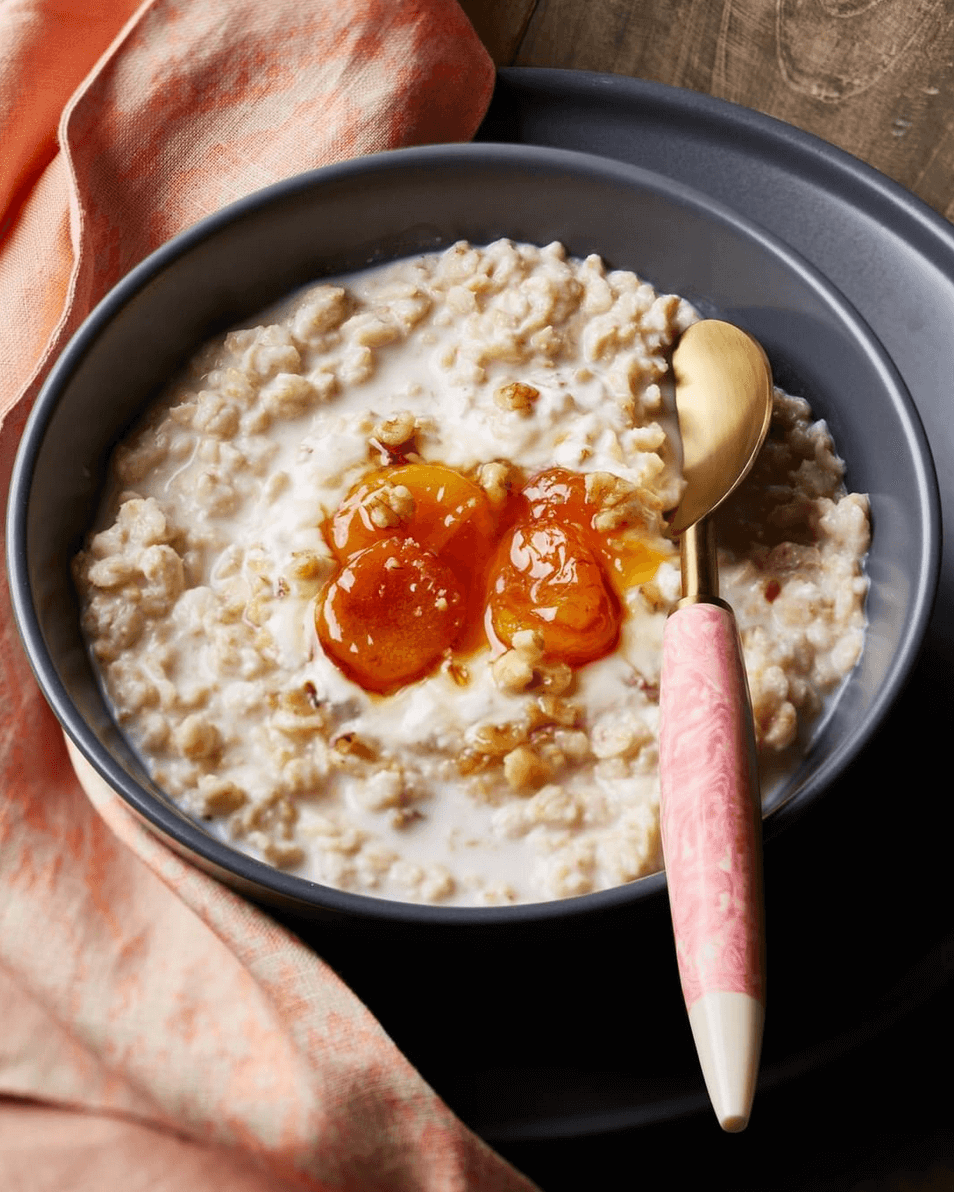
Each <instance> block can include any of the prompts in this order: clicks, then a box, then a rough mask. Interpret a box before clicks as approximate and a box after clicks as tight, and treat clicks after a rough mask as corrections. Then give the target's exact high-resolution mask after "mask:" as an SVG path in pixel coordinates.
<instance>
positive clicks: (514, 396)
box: [494, 381, 540, 416]
mask: <svg viewBox="0 0 954 1192" xmlns="http://www.w3.org/2000/svg"><path fill="white" fill-rule="evenodd" d="M539 396H540V390H539V389H534V387H533V386H532V385H525V384H524V383H523V381H511V382H510V384H509V385H502V386H501V387H500V388H499V389H498V390H497V391H496V392H495V393H494V402H495V403H496V405H498V406H499V407H500V409H501V410H513V411H514V412H516V413H517V414H523V415H524V416H526V415H527V414H532V413H533V406H534V403H535V402H536V400H537V398H538V397H539Z"/></svg>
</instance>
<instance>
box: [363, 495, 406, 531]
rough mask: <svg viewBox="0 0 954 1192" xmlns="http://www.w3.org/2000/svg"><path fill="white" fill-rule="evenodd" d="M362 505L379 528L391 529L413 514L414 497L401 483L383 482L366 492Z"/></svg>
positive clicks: (373, 523)
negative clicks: (371, 490)
mask: <svg viewBox="0 0 954 1192" xmlns="http://www.w3.org/2000/svg"><path fill="white" fill-rule="evenodd" d="M364 506H365V508H366V509H367V511H368V517H369V518H370V519H371V523H372V525H374V526H376V527H377V528H378V529H379V530H393V529H394V527H395V526H400V525H403V524H405V523H406V522H409V521H410V520H411V518H412V517H413V516H414V497H413V495H412V493H411V490H410V489H409V488H407V487H406V486H405V485H403V484H383V485H382V486H381V487H380V488H376V489H375V490H374V492H372V493H369V494H368V496H367V497H366V498H365V501H364Z"/></svg>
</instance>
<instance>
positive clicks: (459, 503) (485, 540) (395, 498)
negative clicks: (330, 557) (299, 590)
mask: <svg viewBox="0 0 954 1192" xmlns="http://www.w3.org/2000/svg"><path fill="white" fill-rule="evenodd" d="M402 490H403V491H402ZM405 494H407V495H405ZM408 495H409V497H410V500H408ZM494 530H495V526H494V516H493V512H492V510H491V507H490V502H489V501H488V500H487V494H486V493H485V492H484V490H483V489H482V488H481V487H480V485H479V484H475V483H474V482H473V481H472V480H468V479H467V478H466V477H465V476H461V474H460V473H459V472H455V471H454V469H453V468H448V467H445V466H444V465H443V464H402V465H398V466H397V467H389V468H381V469H379V470H378V471H377V472H374V473H372V474H371V475H370V476H369V477H368V478H367V479H365V480H363V481H362V482H361V483H360V484H358V485H357V486H356V487H355V488H353V489H352V490H351V492H350V493H349V494H348V496H347V497H345V499H344V501H342V503H341V505H340V506H339V507H338V509H337V510H336V512H335V513H334V514H333V516H332V518H331V522H330V527H329V538H330V543H331V548H332V550H333V551H334V552H335V554H336V555H337V557H338V558H339V559H340V560H341V561H342V562H346V561H347V560H348V559H350V558H351V556H352V555H354V554H356V553H357V552H358V551H361V550H366V549H367V548H368V547H369V546H372V545H374V543H376V542H380V541H381V540H382V539H383V538H412V539H413V540H414V541H415V542H417V543H418V545H420V546H421V547H423V548H424V549H425V550H429V551H432V552H433V553H434V554H435V555H439V556H440V557H441V559H442V560H443V561H444V562H446V563H447V564H448V565H449V566H451V567H453V568H454V570H455V571H456V573H457V575H458V577H459V579H460V580H461V581H463V582H464V583H465V586H466V584H467V583H468V582H469V577H470V576H471V575H472V574H473V571H474V564H475V562H478V563H479V561H480V560H482V559H486V558H487V557H488V555H489V554H490V552H491V550H492V547H493V542H494Z"/></svg>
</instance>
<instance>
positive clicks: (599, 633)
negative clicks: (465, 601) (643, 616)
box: [489, 519, 621, 666]
mask: <svg viewBox="0 0 954 1192" xmlns="http://www.w3.org/2000/svg"><path fill="white" fill-rule="evenodd" d="M489 605H490V616H491V623H492V624H493V627H494V632H495V633H496V634H497V636H498V637H499V638H500V640H501V641H503V642H504V643H505V644H506V645H510V644H511V642H512V640H513V635H514V634H515V633H516V632H517V631H518V630H521V629H535V630H536V631H537V632H538V633H539V634H540V635H541V637H542V639H543V648H544V653H545V654H546V655H547V656H548V657H550V658H557V659H560V660H561V661H563V662H566V663H569V665H570V666H582V665H583V664H584V663H587V662H593V661H594V660H595V659H597V658H602V657H603V655H604V654H608V653H609V652H610V651H611V650H612V649H613V648H614V647H615V645H616V642H617V640H618V638H619V626H620V617H621V611H620V605H619V601H618V600H617V598H616V595H615V593H614V592H613V590H612V588H611V587H610V586H609V585H608V583H607V577H606V572H605V569H604V567H603V566H602V564H601V563H600V560H599V559H598V558H597V556H596V555H595V554H594V552H593V551H592V550H591V549H590V547H589V545H588V544H587V542H586V538H585V535H584V532H583V531H582V530H581V529H580V528H579V527H577V526H573V525H572V524H568V525H563V524H560V523H558V522H556V521H555V520H552V519H546V520H539V521H534V522H530V523H525V524H519V525H516V526H514V527H513V529H512V530H511V531H510V532H509V534H508V535H507V536H506V538H505V539H504V541H503V543H502V544H501V548H500V551H499V553H498V556H497V559H496V562H495V566H494V570H493V579H492V582H491V585H490V595H489Z"/></svg>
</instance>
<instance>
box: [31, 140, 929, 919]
mask: <svg viewBox="0 0 954 1192" xmlns="http://www.w3.org/2000/svg"><path fill="white" fill-rule="evenodd" d="M500 236H507V237H510V238H512V239H515V240H526V241H532V242H535V243H537V244H546V243H548V242H550V241H552V240H559V241H561V242H562V243H563V244H564V245H566V247H567V248H568V250H569V251H570V252H571V254H573V255H575V256H582V255H585V254H588V253H591V252H596V253H599V254H600V255H601V256H602V257H603V258H604V260H605V261H606V262H607V264H608V265H609V266H610V267H612V268H627V269H633V270H635V271H636V272H637V273H639V274H640V275H641V276H643V277H645V278H646V279H647V280H649V281H651V282H652V283H653V284H654V285H655V286H656V287H657V288H659V289H662V290H667V291H674V292H676V293H679V294H682V295H683V296H684V297H686V298H688V299H689V300H690V301H692V302H694V303H695V304H696V305H697V306H698V307H699V308H700V309H701V311H702V312H703V314H706V315H718V316H719V317H721V318H725V319H728V320H729V321H731V322H734V323H737V324H738V325H739V326H741V327H743V328H745V329H746V330H748V331H750V332H751V333H752V334H754V335H755V336H756V337H757V338H758V339H759V340H760V341H761V343H762V344H763V345H764V347H765V349H766V351H767V353H768V355H769V358H770V361H771V363H772V367H773V371H774V374H775V378H776V381H777V383H778V384H780V385H781V386H782V387H784V388H785V389H787V390H788V391H790V392H793V393H797V394H801V395H802V396H804V397H806V398H807V399H808V400H809V402H810V403H811V405H812V407H813V410H814V412H815V414H816V416H820V417H824V418H826V419H827V421H828V423H829V425H830V427H831V430H832V433H833V435H834V438H835V441H836V443H837V444H838V447H839V450H840V451H841V453H842V454H843V456H844V457H845V459H846V461H847V466H848V475H847V483H848V485H849V487H850V488H851V489H854V490H856V491H862V492H867V493H869V494H870V497H871V505H872V517H873V527H874V534H873V543H872V548H871V552H870V556H869V559H868V564H867V566H868V574H869V576H870V579H871V593H870V597H869V602H868V617H869V622H870V624H869V629H868V635H867V643H866V647H865V650H864V654H863V656H862V659H861V662H860V663H859V665H858V667H857V668H856V670H855V671H854V672H853V674H852V675H851V677H850V679H849V680H848V682H847V683H846V684H845V686H844V689H843V690H842V692H841V694H840V697H839V698H838V700H837V702H836V703H835V705H834V707H833V708H832V710H831V712H830V713H829V714H828V716H827V718H826V719H825V720H824V721H823V722H822V723H821V724H819V725H818V726H817V727H816V729H815V731H814V734H813V737H812V741H811V746H810V748H809V750H808V752H807V754H806V756H805V758H804V761H803V762H802V763H801V764H800V766H799V767H798V768H797V769H796V770H795V771H794V773H792V774H790V775H789V776H788V778H787V779H786V781H785V782H784V784H783V786H782V787H781V788H779V789H778V790H777V791H775V792H774V793H773V795H772V799H771V807H770V809H769V814H768V816H767V819H766V834H767V835H768V836H771V835H772V834H773V833H774V832H776V831H778V830H779V829H780V828H782V827H784V826H785V824H786V822H788V821H789V820H790V819H792V818H793V817H795V816H796V815H800V814H801V813H802V812H805V811H807V810H811V812H812V814H819V815H821V814H822V813H823V803H824V800H823V796H824V795H825V794H826V792H828V791H829V790H830V789H831V787H832V784H833V783H834V782H835V780H836V779H837V778H838V776H839V775H840V774H842V773H843V771H844V769H845V767H846V766H847V765H848V764H849V762H850V761H851V760H852V759H853V758H854V757H855V756H856V755H857V754H858V752H859V751H860V750H861V749H862V748H863V747H864V745H865V742H866V741H867V740H868V739H869V738H870V736H871V734H872V733H874V732H875V731H876V729H877V726H878V724H879V723H880V721H881V720H882V718H883V716H884V714H885V712H886V710H887V709H888V707H889V706H890V704H891V702H892V701H893V699H894V698H895V696H896V695H897V693H898V691H899V689H900V688H901V686H902V685H903V683H904V681H905V679H906V677H907V676H908V673H909V671H910V668H911V666H912V664H913V661H914V659H915V656H916V653H917V650H918V648H919V645H920V642H921V639H922V636H923V633H924V630H925V627H926V623H927V618H928V615H929V612H930V606H931V601H932V598H933V592H934V587H935V583H936V578H937V567H938V551H939V545H938V544H939V526H938V521H939V514H938V503H937V491H936V484H935V480H934V475H933V468H932V464H931V460H930V454H929V451H928V447H927V444H926V440H925V438H924V435H923V432H922V430H921V426H920V423H919V421H918V418H917V415H916V413H915V411H914V409H913V406H912V404H911V401H910V398H909V397H908V395H907V394H906V392H905V390H904V387H903V385H902V383H901V381H900V379H899V377H898V375H897V373H896V371H895V369H894V367H893V366H892V364H891V362H890V360H889V359H888V358H887V356H886V354H885V353H884V351H883V349H882V348H881V347H880V345H879V344H878V342H877V341H876V340H875V339H874V337H873V336H872V334H871V332H870V331H869V330H868V328H867V327H866V326H865V324H864V323H863V322H862V320H861V319H860V318H859V317H858V315H857V314H856V313H855V312H854V310H853V309H852V308H851V307H850V306H849V305H848V304H847V302H846V301H845V300H844V299H843V298H842V297H841V295H840V294H839V293H838V292H837V291H835V290H834V289H833V288H832V287H831V286H830V285H829V284H828V283H827V282H826V281H825V280H824V279H823V278H822V277H821V276H820V275H819V274H818V273H817V272H816V271H814V270H813V269H812V268H811V267H810V266H808V265H807V264H806V263H805V262H804V261H803V260H802V259H801V258H799V257H798V256H797V255H796V254H795V253H793V252H792V251H790V250H789V249H787V248H786V247H785V246H784V245H783V244H781V243H780V242H779V241H777V240H775V239H773V238H772V237H770V236H769V235H768V234H767V233H765V232H763V231H761V230H760V229H759V228H757V227H755V226H754V225H752V224H750V223H747V222H746V221H744V220H743V219H741V218H739V217H736V216H735V215H734V214H733V213H732V212H730V211H728V210H726V209H724V208H722V207H720V206H718V205H717V204H715V203H714V202H712V201H711V200H709V199H707V198H705V197H703V196H701V195H699V194H696V193H694V192H691V191H689V190H687V189H685V188H683V187H682V186H680V185H678V184H676V183H673V182H671V181H668V180H667V179H665V178H663V177H661V176H659V175H656V174H651V173H648V172H645V171H641V170H639V169H636V168H634V167H631V166H627V165H622V164H619V163H615V162H611V161H607V160H603V159H600V158H595V157H589V156H586V155H581V154H574V153H569V152H565V151H562V150H551V149H531V148H527V147H525V146H519V147H518V146H505V145H458V146H444V147H434V148H428V149H414V150H404V151H399V152H396V153H389V154H379V155H376V156H374V157H371V158H366V159H362V160H359V161H356V162H352V163H347V164H344V165H341V166H334V167H329V168H327V169H324V170H319V171H316V172H313V173H310V174H306V175H302V176H300V177H296V178H292V179H290V180H288V181H287V182H283V183H281V184H279V185H277V186H274V187H272V188H270V189H268V190H266V191H262V192H260V193H258V194H256V195H253V196H251V197H250V198H248V199H245V200H243V201H241V202H239V203H237V204H235V205H233V206H232V207H229V208H228V209H226V210H224V211H222V212H219V213H217V214H215V215H214V216H212V217H210V218H208V219H206V220H204V221H202V222H201V223H200V224H197V225H196V226H195V227H193V228H192V229H190V230H188V231H187V232H185V233H184V234H182V235H180V236H179V237H178V238H176V239H175V240H173V241H171V242H170V243H169V244H167V245H165V246H164V247H163V248H161V249H160V250H159V251H158V252H156V253H155V254H153V255H152V256H151V257H150V258H148V259H147V260H146V261H145V262H143V263H142V264H141V265H140V266H138V267H137V268H136V269H135V270H134V271H133V272H132V273H131V274H130V275H129V276H127V277H126V278H125V279H124V281H123V282H122V283H121V284H120V285H119V286H117V287H116V289H115V290H113V291H112V292H111V293H110V294H109V295H108V297H107V298H106V299H105V300H104V301H103V302H102V303H101V305H100V306H99V307H98V308H97V309H96V310H95V311H94V313H93V314H92V315H91V317H90V318H89V319H88V320H87V322H86V323H85V324H84V326H83V327H82V329H81V330H80V331H79V333H78V334H77V336H76V337H75V339H74V340H73V342H72V343H71V344H70V346H69V347H68V348H67V350H66V351H65V352H64V354H63V355H62V357H61V358H60V360H59V361H58V363H57V364H56V366H55V367H54V369H53V371H52V373H51V375H50V377H49V379H48V381H47V384H46V386H45V388H44V390H43V392H42V394H41V395H40V397H39V399H38V401H37V404H36V407H35V409H34V412H33V415H32V418H31V421H30V423H29V426H28V428H27V431H26V433H25V435H24V438H23V442H22V446H21V450H20V454H19V456H18V461H17V465H16V469H15V473H14V479H13V484H12V488H11V498H10V512H9V534H8V542H9V553H8V566H9V573H10V579H11V591H12V596H13V601H14V606H15V612H16V615H17V619H18V622H19V625H20V629H21V633H22V635H23V637H24V641H25V643H26V647H27V650H28V652H29V655H30V658H31V662H32V665H33V667H34V670H35V672H36V674H37V677H38V679H39V682H40V684H41V686H42V688H43V690H44V693H45V694H46V696H47V698H48V700H49V701H50V703H51V705H52V706H53V708H54V711H55V712H56V714H57V715H58V717H59V719H60V721H61V723H62V724H63V726H64V728H65V730H66V733H67V734H68V736H69V737H70V738H71V740H72V742H73V743H74V744H75V745H76V747H77V748H78V750H79V751H80V753H81V754H82V755H83V756H84V757H85V759H87V761H88V762H89V763H90V764H91V766H92V768H93V770H94V771H95V772H96V773H97V774H98V775H99V776H100V777H101V778H102V779H104V780H105V781H106V782H107V783H108V784H109V785H110V786H112V787H113V788H114V789H116V790H117V791H119V793H120V794H121V795H122V797H123V798H124V799H125V800H126V802H127V803H128V805H129V806H130V807H131V808H132V809H133V810H134V811H135V812H136V813H137V814H138V815H139V816H141V817H142V818H143V819H144V820H145V821H146V822H147V823H148V824H149V825H151V826H152V827H153V828H154V829H156V830H157V831H159V832H160V833H161V834H163V835H164V836H165V838H166V839H167V840H168V841H169V842H170V843H171V844H172V845H173V847H175V848H177V849H178V850H180V851H181V852H183V853H185V854H186V855H188V856H189V857H191V858H192V859H193V860H194V861H196V862H197V863H198V864H200V865H202V866H203V867H205V868H206V869H208V870H210V871H211V872H213V873H215V874H217V875H218V876H220V877H222V878H223V879H224V880H226V881H227V882H230V883H231V884H232V885H234V886H236V887H237V888H239V889H241V890H243V891H244V892H246V893H248V894H250V895H252V896H253V897H256V898H259V899H261V900H265V901H268V902H272V903H274V904H276V905H279V906H283V907H285V908H287V909H289V910H292V911H295V912H296V913H303V914H307V915H314V916H319V917H320V916H331V917H340V916H342V915H344V916H357V917H365V918H371V919H374V918H377V919H382V918H383V919H391V920H393V919H399V920H400V919H405V920H413V921H416V922H420V923H437V922H443V923H455V922H465V921H466V922H480V923H484V924H494V923H499V922H503V921H508V920H509V921H513V920H520V921H523V922H526V921H530V920H534V919H541V918H549V919H555V918H561V917H567V916H574V915H580V914H588V913H591V912H599V911H600V910H601V909H602V908H607V907H619V906H622V905H625V904H628V903H636V902H639V901H640V900H641V899H644V898H646V897H649V896H656V895H658V894H659V892H660V890H662V889H663V888H664V879H663V877H662V875H653V876H650V877H648V878H644V879H642V880H640V881H637V882H635V883H633V884H631V885H630V886H626V887H621V888H620V889H617V890H610V891H604V892H602V893H599V894H591V895H587V896H585V897H584V898H577V899H570V900H566V901H564V902H556V903H540V904H534V905H532V906H518V907H502V908H479V909H478V908H475V909H468V908H440V907H428V906H417V905H409V904H404V903H394V902H385V901H384V900H380V899H372V898H368V897H366V896H361V895H353V894H347V893H342V892H340V891H335V890H329V889H327V888H325V887H322V886H318V885H315V884H314V883H311V882H307V881H305V880H303V879H301V878H297V877H295V876H294V875H289V874H284V873H281V872H279V871H277V870H274V869H272V868H270V867H268V866H266V865H264V864H262V863H260V862H257V861H255V860H253V859H252V858H249V857H247V856H245V855H243V854H240V853H237V852H235V851H234V850H232V849H230V848H228V847H227V846H226V845H224V844H222V843H221V842H219V841H216V840H214V839H213V838H211V837H210V836H209V835H208V834H207V833H206V832H205V831H204V830H203V829H202V828H201V827H200V826H199V825H197V824H195V823H194V822H193V821H192V820H190V819H188V818H187V817H185V816H184V815H183V814H182V813H181V812H179V811H178V810H177V809H176V808H175V807H174V806H173V805H172V804H171V803H170V801H169V800H168V799H167V798H166V797H165V796H164V795H163V794H162V792H161V791H159V790H158V789H157V788H156V787H155V786H154V785H153V784H152V783H151V782H150V780H149V778H148V776H147V775H146V774H145V772H144V770H143V768H142V766H141V765H140V763H139V762H138V760H137V758H136V757H135V755H134V754H133V753H132V751H131V750H130V749H129V748H128V747H127V745H126V743H125V741H124V739H123V737H122V736H121V735H120V733H119V732H118V730H117V728H116V727H115V725H114V723H113V721H112V720H111V718H110V714H109V712H108V710H107V708H106V706H105V704H104V701H103V698H102V696H101V693H100V690H99V687H98V686H97V683H96V682H95V680H94V677H93V674H92V671H91V668H90V664H89V661H88V658H87V654H86V651H85V648H84V644H83V641H82V639H81V635H80V631H79V624H78V609H77V602H76V596H75V593H74V590H73V587H72V583H71V580H70V575H69V560H70V558H71V557H72V555H73V554H74V552H75V551H76V549H77V547H78V546H79V544H80V542H81V540H82V538H83V535H84V533H85V532H86V530H87V528H88V526H89V524H90V522H91V520H92V518H93V514H94V511H95V508H96V505H97V502H98V499H99V493H100V487H101V484H102V481H103V476H104V470H105V466H106V462H107V459H108V456H109V453H110V451H111V449H112V447H113V446H114V445H115V443H116V442H117V441H118V440H119V439H120V438H122V436H123V434H124V432H125V431H126V429H127V428H128V427H129V425H130V424H131V423H132V422H133V421H134V420H135V418H136V416H137V415H138V414H139V413H140V412H141V410H142V409H143V407H144V405H145V404H146V403H147V402H148V401H149V400H150V398H151V397H152V396H153V395H154V394H155V393H156V392H157V390H158V389H159V388H160V387H161V385H162V384H163V382H164V381H165V380H166V379H167V378H168V377H169V376H170V375H171V374H172V373H173V372H174V371H175V370H176V368H177V367H178V366H180V365H181V364H182V363H183V362H184V361H185V360H186V359H188V357H189V356H190V355H191V354H192V353H193V351H194V350H195V349H196V348H197V347H198V346H199V345H200V344H201V343H202V342H203V341H205V340H206V339H207V338H208V337H209V336H211V335H212V334H214V333H215V332H217V331H220V330H222V329H224V328H226V327H228V326H230V325H233V324H235V323H237V322H239V321H241V320H243V319H245V318H248V317H249V316H251V315H253V314H255V313H256V312H258V311H259V310H261V309H262V308H264V307H266V306H267V305H269V304H270V303H272V302H274V301H276V300H277V299H279V298H281V297H283V296H284V295H286V294H287V293H289V292H290V291H292V290H294V289H295V288H296V287H298V286H301V285H304V284H306V283H308V282H311V281H314V280H315V279H317V278H320V277H321V276H323V275H328V274H333V273H340V272H342V271H348V270H353V269H356V268H360V267H362V266H364V265H367V264H369V263H376V262H382V261H385V260H389V259H393V258H397V257H400V256H405V255H409V254H412V253H417V252H420V251H427V250H433V249H437V248H440V247H443V246H446V245H449V244H451V243H453V242H454V241H455V240H458V239H468V240H471V241H472V242H474V243H486V242H488V241H490V240H492V239H495V238H497V237H500Z"/></svg>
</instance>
